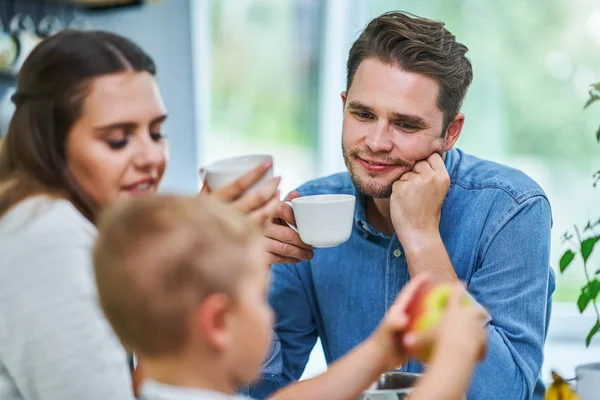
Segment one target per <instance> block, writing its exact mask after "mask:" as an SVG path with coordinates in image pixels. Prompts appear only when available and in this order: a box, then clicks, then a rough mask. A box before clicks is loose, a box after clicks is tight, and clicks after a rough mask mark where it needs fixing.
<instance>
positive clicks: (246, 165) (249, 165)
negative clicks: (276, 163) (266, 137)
mask: <svg viewBox="0 0 600 400" xmlns="http://www.w3.org/2000/svg"><path fill="white" fill-rule="evenodd" d="M265 161H271V162H272V161H273V157H272V156H269V155H265V154H252V155H246V156H239V157H232V158H227V159H224V160H220V161H216V162H214V163H212V164H209V165H208V166H206V167H204V168H203V169H202V170H203V172H202V170H201V174H202V173H204V174H205V179H206V183H207V184H208V187H210V189H211V190H219V189H221V188H222V187H224V186H227V185H229V184H230V183H233V182H235V181H236V180H237V179H239V178H240V177H242V176H243V175H245V174H246V173H247V172H250V170H252V169H254V168H256V167H258V166H259V165H260V164H262V163H263V162H265ZM272 177H273V168H269V170H268V171H267V172H266V173H265V175H264V176H263V177H262V179H261V180H260V181H258V182H257V183H256V184H255V185H254V186H253V187H252V188H251V189H250V190H251V191H252V190H256V189H257V188H258V187H259V186H261V185H262V184H264V183H266V182H267V181H269V180H270V179H271V178H272Z"/></svg>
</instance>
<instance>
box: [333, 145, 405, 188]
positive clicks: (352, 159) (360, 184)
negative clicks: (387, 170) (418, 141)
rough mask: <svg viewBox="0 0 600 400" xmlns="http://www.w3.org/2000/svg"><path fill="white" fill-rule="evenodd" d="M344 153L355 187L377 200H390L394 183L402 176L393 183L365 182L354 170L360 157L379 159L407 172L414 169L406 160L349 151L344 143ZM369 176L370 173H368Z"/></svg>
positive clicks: (366, 152)
mask: <svg viewBox="0 0 600 400" xmlns="http://www.w3.org/2000/svg"><path fill="white" fill-rule="evenodd" d="M342 153H343V155H344V162H345V163H346V168H347V169H348V173H349V174H350V178H351V179H352V182H353V183H354V186H356V189H358V191H359V192H361V193H363V194H364V195H366V196H369V197H372V198H375V199H389V198H390V196H391V195H392V187H393V185H394V182H396V181H397V180H398V179H400V177H401V176H402V175H400V176H398V177H396V178H394V179H393V180H392V181H390V182H387V183H386V182H383V183H377V182H365V181H364V180H362V179H361V178H360V177H359V176H358V173H357V172H356V171H355V170H354V164H355V163H357V162H359V161H358V158H359V157H360V158H363V159H364V158H372V159H377V160H380V161H383V162H385V163H387V164H393V165H395V166H397V167H401V168H404V169H405V172H407V171H410V170H411V168H412V167H413V166H412V165H411V164H409V163H407V162H406V161H404V160H401V159H398V158H392V157H389V156H386V155H379V156H378V155H376V153H370V152H368V151H365V152H362V153H361V152H359V151H358V150H353V151H349V150H347V149H346V147H345V146H344V144H343V143H342ZM361 156H362V157H361ZM367 174H369V173H368V172H367ZM369 175H370V174H369ZM373 177H375V175H373ZM373 180H374V179H373Z"/></svg>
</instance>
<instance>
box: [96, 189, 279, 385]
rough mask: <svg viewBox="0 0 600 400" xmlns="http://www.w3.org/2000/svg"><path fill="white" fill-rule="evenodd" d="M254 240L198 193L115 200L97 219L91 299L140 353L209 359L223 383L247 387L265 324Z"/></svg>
mask: <svg viewBox="0 0 600 400" xmlns="http://www.w3.org/2000/svg"><path fill="white" fill-rule="evenodd" d="M260 243H261V236H260V234H259V232H258V230H257V229H255V228H254V226H253V225H251V224H250V223H249V222H248V221H247V220H246V219H244V218H243V217H242V216H241V215H239V214H238V213H237V212H236V210H235V209H233V208H231V207H229V206H227V205H224V204H222V203H220V202H218V201H216V200H213V199H211V198H208V197H206V196H200V197H198V198H183V197H175V196H151V197H149V198H144V199H136V200H133V201H127V202H124V203H123V204H119V205H117V206H116V207H115V208H114V209H112V210H110V211H109V212H108V213H107V214H106V215H105V216H104V217H103V218H102V219H101V221H100V223H99V237H98V240H97V243H96V246H95V249H94V268H95V273H96V282H97V286H98V292H99V298H100V304H101V306H102V309H103V310H104V313H105V314H106V316H107V318H108V320H109V321H110V323H111V324H112V326H113V328H114V330H115V332H116V333H117V335H118V336H119V338H120V339H121V341H122V343H123V345H124V346H125V347H126V348H127V349H128V350H129V351H133V352H135V353H136V354H138V355H139V356H140V357H141V358H143V359H147V360H150V361H151V360H153V359H156V360H158V359H162V360H164V359H177V358H178V357H185V358H186V359H187V360H189V358H190V357H197V360H198V363H201V362H212V363H215V361H216V362H217V365H218V366H220V367H222V368H225V371H224V373H226V374H227V375H228V379H230V380H231V381H232V384H234V385H241V384H246V383H248V382H250V381H251V380H253V379H254V378H255V377H256V375H257V373H258V371H259V369H260V364H261V362H262V361H263V359H264V356H265V354H266V351H267V347H268V343H269V337H270V328H271V324H272V311H271V309H270V308H269V306H268V304H267V301H266V290H267V280H268V265H267V261H266V258H265V255H264V251H263V249H262V246H261V244H260ZM217 365H215V367H216V368H217V367H218V366H217Z"/></svg>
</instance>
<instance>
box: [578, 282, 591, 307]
mask: <svg viewBox="0 0 600 400" xmlns="http://www.w3.org/2000/svg"><path fill="white" fill-rule="evenodd" d="M590 300H591V298H590V292H589V291H588V290H587V286H585V287H584V288H583V289H582V290H581V294H580V295H579V298H578V299H577V308H579V313H583V312H584V311H585V308H586V307H587V305H588V304H589V303H590Z"/></svg>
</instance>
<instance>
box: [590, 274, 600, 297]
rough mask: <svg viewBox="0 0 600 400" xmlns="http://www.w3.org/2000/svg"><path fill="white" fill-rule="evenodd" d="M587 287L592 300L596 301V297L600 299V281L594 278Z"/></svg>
mask: <svg viewBox="0 0 600 400" xmlns="http://www.w3.org/2000/svg"><path fill="white" fill-rule="evenodd" d="M587 286H588V288H589V290H590V298H591V299H592V300H595V299H596V297H598V293H600V281H599V280H598V279H595V278H594V279H592V280H591V281H590V282H589V283H588V285H587Z"/></svg>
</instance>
